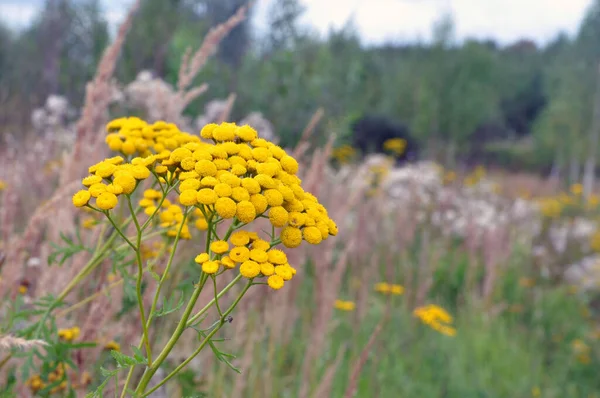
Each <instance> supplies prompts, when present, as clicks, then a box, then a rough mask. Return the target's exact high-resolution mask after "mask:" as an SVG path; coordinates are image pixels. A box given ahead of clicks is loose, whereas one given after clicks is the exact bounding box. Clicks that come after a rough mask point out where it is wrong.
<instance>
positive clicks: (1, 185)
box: [0, 180, 6, 191]
mask: <svg viewBox="0 0 600 398" xmlns="http://www.w3.org/2000/svg"><path fill="white" fill-rule="evenodd" d="M5 189H6V182H4V181H2V180H0V191H3V190H5Z"/></svg>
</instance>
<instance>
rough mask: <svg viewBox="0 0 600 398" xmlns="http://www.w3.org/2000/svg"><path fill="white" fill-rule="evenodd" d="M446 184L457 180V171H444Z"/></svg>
mask: <svg viewBox="0 0 600 398" xmlns="http://www.w3.org/2000/svg"><path fill="white" fill-rule="evenodd" d="M443 179H444V184H451V183H453V182H454V181H456V172H455V171H452V170H450V171H446V172H444V178H443Z"/></svg>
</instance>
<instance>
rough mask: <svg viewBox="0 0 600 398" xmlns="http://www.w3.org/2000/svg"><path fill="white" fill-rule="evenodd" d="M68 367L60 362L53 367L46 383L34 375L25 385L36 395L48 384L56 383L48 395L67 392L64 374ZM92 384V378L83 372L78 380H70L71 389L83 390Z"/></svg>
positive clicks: (39, 376)
mask: <svg viewBox="0 0 600 398" xmlns="http://www.w3.org/2000/svg"><path fill="white" fill-rule="evenodd" d="M67 367H68V365H65V364H64V363H62V362H60V363H58V365H56V366H55V368H54V370H53V371H52V372H50V373H49V374H48V377H47V382H46V381H44V379H43V378H42V376H41V375H39V374H35V375H32V376H31V377H30V378H29V379H28V380H27V381H26V383H25V384H26V385H27V386H28V387H29V389H30V390H31V392H32V393H34V394H35V393H37V392H38V391H40V390H42V389H44V388H46V387H47V386H48V385H50V384H54V383H58V382H60V383H58V385H56V386H54V387H53V388H51V389H50V391H49V392H50V394H57V393H59V392H64V391H66V390H67V388H68V386H69V382H68V381H67V376H66V374H65V370H66V368H67ZM91 382H92V376H91V375H90V373H89V372H87V371H84V372H83V373H81V377H79V380H71V383H70V384H71V387H72V388H73V389H79V388H84V387H86V386H87V385H89V384H90V383H91Z"/></svg>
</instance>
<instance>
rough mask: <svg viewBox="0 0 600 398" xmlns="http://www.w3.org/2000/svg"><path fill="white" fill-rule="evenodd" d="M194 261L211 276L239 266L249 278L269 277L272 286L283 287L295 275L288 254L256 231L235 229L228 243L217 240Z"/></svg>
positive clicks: (243, 274)
mask: <svg viewBox="0 0 600 398" xmlns="http://www.w3.org/2000/svg"><path fill="white" fill-rule="evenodd" d="M195 261H196V262H197V263H198V264H200V265H201V266H202V271H204V272H205V273H207V274H209V275H213V274H216V273H217V272H219V270H221V271H225V270H227V269H232V268H235V267H236V266H237V265H239V267H240V274H241V275H242V276H243V277H245V278H247V279H254V278H263V277H266V278H267V284H268V285H269V287H271V288H272V289H275V290H278V289H281V288H282V287H283V285H284V283H285V282H286V281H289V280H291V279H292V278H293V276H294V275H296V269H295V268H293V267H292V266H290V264H289V263H288V259H287V256H286V254H285V253H284V252H283V251H281V250H278V249H274V248H272V245H271V243H269V242H267V241H266V240H263V239H260V237H259V236H258V234H257V233H255V232H248V231H236V232H234V233H233V234H231V237H230V238H229V242H226V241H223V240H217V241H214V242H212V243H211V244H210V253H200V254H199V255H197V256H196V259H195Z"/></svg>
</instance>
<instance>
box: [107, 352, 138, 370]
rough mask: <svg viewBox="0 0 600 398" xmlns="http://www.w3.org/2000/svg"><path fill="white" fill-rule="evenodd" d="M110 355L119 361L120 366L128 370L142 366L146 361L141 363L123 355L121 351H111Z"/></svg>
mask: <svg viewBox="0 0 600 398" xmlns="http://www.w3.org/2000/svg"><path fill="white" fill-rule="evenodd" d="M110 354H111V355H112V356H113V358H114V359H115V360H116V361H117V364H118V366H119V367H121V368H126V367H129V366H134V365H141V364H143V363H144V361H139V360H137V359H135V358H133V357H130V356H127V355H125V354H122V353H120V352H119V351H115V350H111V352H110Z"/></svg>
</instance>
